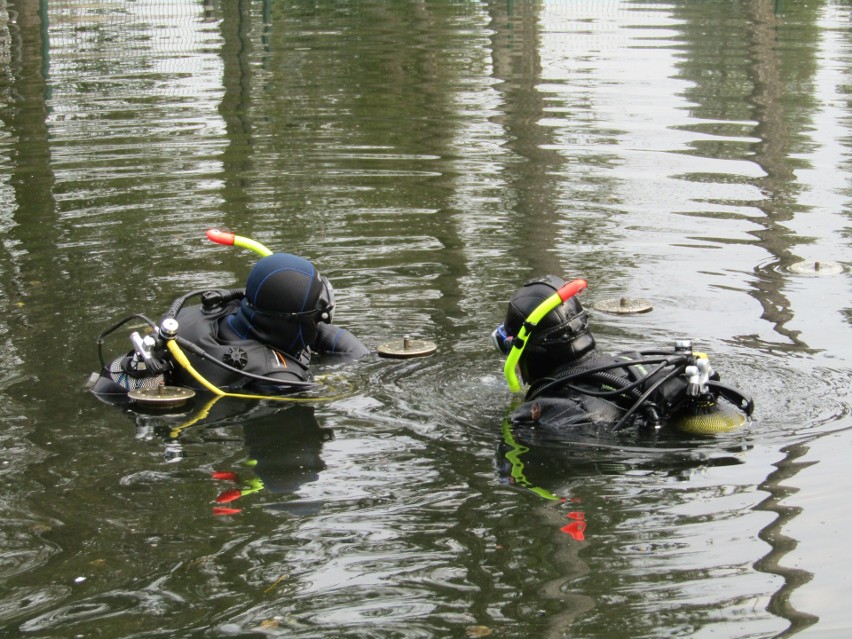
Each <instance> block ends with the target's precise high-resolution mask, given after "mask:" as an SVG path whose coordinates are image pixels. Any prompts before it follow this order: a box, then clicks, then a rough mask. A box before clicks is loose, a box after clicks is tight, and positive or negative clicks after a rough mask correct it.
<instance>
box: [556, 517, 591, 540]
mask: <svg viewBox="0 0 852 639" xmlns="http://www.w3.org/2000/svg"><path fill="white" fill-rule="evenodd" d="M560 530H561V531H562V532H564V533H565V534H566V535H571V536H572V537H573V538H574V539H576V540H577V541H583V540H584V539H585V538H586V536H585V535H584V534H583V531H584V530H586V522H585V521H572V522H571V523H570V524H568V525H567V526H562V528H560Z"/></svg>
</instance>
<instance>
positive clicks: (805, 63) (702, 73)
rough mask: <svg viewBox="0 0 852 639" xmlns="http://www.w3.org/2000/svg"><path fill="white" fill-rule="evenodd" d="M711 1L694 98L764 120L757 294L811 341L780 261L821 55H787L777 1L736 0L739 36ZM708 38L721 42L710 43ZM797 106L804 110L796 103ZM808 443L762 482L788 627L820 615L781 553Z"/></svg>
mask: <svg viewBox="0 0 852 639" xmlns="http://www.w3.org/2000/svg"><path fill="white" fill-rule="evenodd" d="M690 6H691V8H692V9H695V7H696V5H694V4H693V5H690ZM707 6H708V7H712V12H708V13H707V14H706V15H705V16H704V18H703V19H700V17H699V16H697V15H693V14H690V18H691V19H690V22H689V29H691V30H696V32H697V30H699V29H700V30H701V34H700V35H696V42H697V43H700V44H701V45H702V46H701V47H698V46H696V47H695V53H694V54H693V55H694V57H693V58H691V59H690V60H689V61H688V62H687V63H686V64H685V65H684V66H685V68H686V69H687V70H688V77H689V78H690V79H691V80H694V81H695V82H696V88H695V89H694V90H693V93H695V94H696V96H694V100H695V102H697V103H699V104H700V106H699V107H698V110H699V111H700V113H699V115H700V117H703V118H705V119H707V120H719V121H729V122H736V121H740V122H747V121H755V122H756V125H755V126H754V129H753V132H752V133H753V136H754V137H756V138H757V139H758V141H757V142H755V143H754V144H753V146H752V152H753V159H754V162H755V163H756V164H758V165H759V166H760V167H761V169H763V172H764V175H763V176H762V177H759V178H756V179H754V180H753V184H754V186H755V187H756V188H758V189H759V190H760V192H761V195H762V199H761V200H759V201H758V202H757V203H755V206H756V207H757V208H759V209H760V212H761V213H762V217H756V218H755V219H754V222H755V223H758V224H762V226H763V228H762V229H760V230H757V231H755V232H753V235H754V236H755V237H756V238H757V241H758V243H759V245H760V246H761V247H762V248H763V249H765V250H766V251H767V252H768V253H769V254H770V255H772V256H773V257H774V260H773V263H772V264H770V265H769V267H767V268H764V269H761V270H760V271H758V272H757V273H756V278H757V279H756V282H755V285H754V287H753V289H752V293H751V295H752V296H753V297H754V298H755V299H756V300H757V301H758V302H759V303H760V304H761V306H762V307H763V318H764V319H765V320H767V321H769V322H770V323H771V324H772V325H773V327H774V330H775V332H776V333H778V335H780V336H781V337H783V338H785V339H786V340H788V341H789V343H791V344H792V345H793V346H794V348H807V346H806V345H805V344H804V343H803V342H801V340H800V339H799V337H798V331H795V330H792V329H789V328H787V326H786V325H787V323H788V322H789V321H790V320H791V319H792V318H793V312H792V310H791V308H790V302H789V300H788V299H787V297H786V296H785V295H784V292H783V286H784V283H785V279H786V278H785V276H784V274H783V272H782V270H781V269H779V268H777V267H783V266H789V265H790V264H791V263H793V262H794V261H795V258H794V256H793V254H792V248H793V246H794V244H796V243H801V242H803V241H806V240H805V239H804V238H801V237H796V236H794V235H793V234H791V233H790V231H789V230H788V228H787V227H786V226H785V223H786V222H789V221H790V220H791V219H792V218H793V216H794V215H795V213H796V212H797V208H799V205H798V204H797V196H798V194H799V186H798V185H797V183H796V179H795V178H796V176H795V173H794V165H793V161H792V160H791V157H792V156H793V155H794V154H795V153H796V152H797V151H798V150H799V149H798V148H797V145H798V144H800V143H799V140H798V135H799V132H798V130H797V127H798V129H799V130H801V129H804V128H805V127H806V125H807V116H808V114H809V109H810V107H811V106H812V104H811V102H810V98H809V95H810V92H809V91H807V90H806V88H804V87H807V85H808V83H809V81H810V77H812V75H813V68H814V63H813V60H812V58H810V57H808V56H807V55H806V54H807V52H806V51H804V53H805V55H803V49H802V48H800V47H798V48H796V49H795V50H793V55H795V58H792V57H791V58H790V59H789V60H785V58H784V56H783V53H784V51H785V48H784V47H783V46H782V44H783V42H782V38H781V35H780V34H781V33H782V30H783V26H784V24H783V20H782V17H781V16H779V15H778V14H777V13H776V9H777V7H776V2H775V0H756V1H755V2H750V3H746V4H744V5H742V7H745V8H746V9H747V11H746V12H745V13H744V14H741V13H740V11H741V9H740V6H739V5H737V7H736V9H735V11H736V12H735V13H733V14H732V15H731V16H730V18H731V19H732V20H737V19H739V20H741V21H742V25H743V27H742V38H737V37H736V36H737V32H736V30H732V29H730V26H729V24H730V23H728V24H727V26H725V27H724V28H722V27H720V26H718V25H720V24H721V23H722V22H726V21H724V20H719V15H718V13H717V11H718V8H719V6H720V5H718V4H712V5H707ZM785 10H789V11H791V12H808V11H815V10H816V9H815V8H814V7H810V8H809V7H806V6H804V5H795V6H794V5H793V4H792V3H791V4H789V6H786V7H785ZM796 23H797V24H799V23H801V24H812V23H813V19H811V20H808V19H806V16H803V17H797V20H796ZM801 37H802V36H801V35H800V36H799V38H801ZM735 38H736V40H735ZM702 47H703V48H702ZM707 47H714V49H713V50H712V51H709V52H708V51H707ZM740 51H741V52H742V54H743V55H742V57H741V58H740V57H737V56H735V55H733V54H732V52H740ZM786 51H789V49H786ZM700 53H703V54H704V55H703V56H701V55H699V54H700ZM738 60H743V61H744V63H743V65H742V66H741V67H738V66H736V61H738ZM788 86H795V87H797V90H796V91H795V92H792V93H791V92H785V89H786V88H787V87H788ZM714 95H719V96H729V99H727V100H719V99H714V98H713V97H712V96H714ZM708 96H711V97H708ZM730 96H740V97H741V99H739V100H734V99H730ZM797 108H798V109H799V110H800V111H801V113H797V112H796V111H795V109H797ZM744 341H751V342H756V341H757V337H746V338H744ZM803 452H804V451H802V450H800V449H798V448H797V447H793V448H791V449H789V450H788V455H789V457H788V458H787V459H786V460H784V461H783V462H781V463H780V464H779V465H778V470H777V471H776V472H775V473H773V475H772V476H770V477H769V478H768V479H767V481H766V482H765V484H764V485H763V488H764V489H766V490H768V491H769V492H770V493H771V496H770V497H769V498H768V499H767V500H765V501H764V502H763V504H762V505H761V507H760V508H762V509H763V510H769V511H772V512H775V513H777V514H778V519H776V520H775V521H774V522H773V523H772V524H771V525H770V526H768V527H767V528H765V529H764V530H763V531H762V532H761V534H760V537H761V538H762V539H763V540H764V541H766V542H767V543H769V544H770V546H771V547H772V550H771V551H770V552H769V554H768V555H766V557H764V559H762V560H761V561H759V562H758V563H757V564H756V568H757V569H758V570H763V571H766V572H770V573H773V574H778V575H780V576H782V577H783V578H784V585H783V586H782V587H781V588H780V589H779V590H778V591H777V592H776V593H775V594H774V596H773V597H772V599H771V602H770V605H769V611H770V612H772V613H773V614H776V615H778V616H780V617H782V618H784V619H787V620H788V621H789V622H790V624H791V627H790V629H789V630H788V633H789V634H793V633H795V632H796V631H798V630H801V629H802V628H804V627H806V626H808V625H811V624H813V623H815V621H816V619H815V618H814V617H813V616H811V615H808V614H806V613H803V612H799V611H797V610H795V609H794V608H793V607H792V605H791V604H790V596H791V594H792V592H793V591H794V590H795V589H796V588H797V587H799V586H801V585H802V584H803V583H805V582H807V581H808V580H809V579H810V575H809V574H808V573H806V572H804V571H800V570H795V569H786V568H784V567H783V566H781V565H780V561H781V559H782V558H783V556H784V555H786V554H787V553H788V552H789V551H790V550H791V549H792V548H793V547H795V543H796V542H795V540H792V539H789V538H787V537H784V536H783V535H782V534H781V533H780V530H781V528H782V527H783V525H784V524H785V523H786V522H788V521H789V520H790V519H792V518H794V517H796V516H797V515H798V512H799V510H798V509H794V508H788V507H783V506H781V505H780V502H781V500H782V498H783V497H784V496H785V493H784V490H783V489H782V488H781V487H780V484H781V482H783V481H784V480H785V479H787V478H789V477H790V476H792V475H794V474H795V473H796V472H798V470H799V469H800V466H798V465H796V463H795V460H796V459H797V458H798V457H799V456H801V454H802V453H803Z"/></svg>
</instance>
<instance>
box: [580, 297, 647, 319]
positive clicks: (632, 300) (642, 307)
mask: <svg viewBox="0 0 852 639" xmlns="http://www.w3.org/2000/svg"><path fill="white" fill-rule="evenodd" d="M592 308H595V309H597V310H599V311H603V312H604V313H618V314H623V315H626V314H629V313H647V312H648V311H650V310H652V309H653V308H654V307H653V306H651V302H649V301H648V300H646V299H643V298H641V297H613V298H610V299H606V300H599V301H597V302H595V303H594V304H592Z"/></svg>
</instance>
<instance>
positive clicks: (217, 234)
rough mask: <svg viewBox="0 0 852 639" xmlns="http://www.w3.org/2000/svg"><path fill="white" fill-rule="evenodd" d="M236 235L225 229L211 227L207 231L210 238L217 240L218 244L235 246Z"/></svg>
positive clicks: (212, 240)
mask: <svg viewBox="0 0 852 639" xmlns="http://www.w3.org/2000/svg"><path fill="white" fill-rule="evenodd" d="M234 237H235V236H234V234H233V233H227V232H225V231H220V230H219V229H210V230H209V231H207V239H208V240H210V241H211V242H216V243H217V244H224V245H225V246H233V245H234Z"/></svg>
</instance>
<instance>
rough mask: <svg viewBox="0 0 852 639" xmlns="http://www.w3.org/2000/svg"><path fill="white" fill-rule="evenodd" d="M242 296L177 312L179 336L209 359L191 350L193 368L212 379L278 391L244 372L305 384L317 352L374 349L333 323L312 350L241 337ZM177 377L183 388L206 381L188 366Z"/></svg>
mask: <svg viewBox="0 0 852 639" xmlns="http://www.w3.org/2000/svg"><path fill="white" fill-rule="evenodd" d="M239 306H240V302H239V300H236V301H232V302H230V303H228V304H225V305H224V306H221V307H218V308H216V309H213V310H207V309H205V308H203V306H201V305H195V306H188V307H186V308H184V309H181V311H180V312H179V313H178V315H177V318H176V319H177V321H178V324H179V329H178V336H180V337H183V338H184V339H186V340H187V341H189V342H192V343H193V344H195V345H196V346H198V347H200V348H201V349H202V350H203V351H204V352H205V353H206V354H207V357H204V358H202V357H199V356H197V355H195V354H193V353H192V352H191V351H185V352H186V355H187V357H188V358H189V361H190V363H191V364H192V365H193V367H194V368H195V369H196V370H197V371H198V372H199V373H200V374H201V375H202V376H203V377H204V378H205V379H206V380H208V381H209V382H210V383H212V384H213V385H215V386H217V387H219V388H222V389H227V390H238V389H244V390H253V391H257V392H267V393H269V392H276V391H280V390H285V389H284V388H282V389H276V385H275V384H274V382H269V381H262V380H257V379H254V378H252V377H250V376H248V375H243V374H241V373H249V374H251V375H259V376H263V377H270V378H274V379H276V380H281V384H282V387H283V386H285V385H286V384H287V382H294V381H295V382H304V381H309V380H310V379H311V376H310V372H309V371H308V363H309V362H310V359H311V355H312V354H325V355H334V356H338V357H342V358H347V359H355V358H358V357H361V356H363V355H366V354H367V353H368V352H369V351H368V349H367V347H366V346H364V344H362V343H361V341H360V340H359V339H358V338H357V337H355V336H354V335H353V334H352V333H350V332H349V331H347V330H346V329H343V328H340V327H339V326H335V325H333V324H325V323H322V322H321V323H319V324H318V326H317V337H316V340H315V341H314V343H313V344H312V345H311V346H310V347H309V348H303V349H302V350H301V351H300V352H298V353H297V354H295V355H293V354H290V353H287V352H285V351H283V350H279V349H276V348H272V347H271V346H268V345H266V344H263V343H261V342H259V341H257V340H253V339H245V338H242V337H240V336H239V335H238V334H237V333H236V332H235V330H234V329H233V328H232V327H231V323H230V322H229V319H230V318H231V317H232V316H233V314H234V313H235V311H236V310H237V309H238V308H239ZM211 360H217V361H220V362H224V363H226V364H228V365H229V366H231V367H232V368H237V369H239V372H235V371H232V370H228V369H225V368H223V367H221V366H218V365H216V364H215V363H214V362H213V361H211ZM172 377H173V378H174V379H173V380H172V381H173V383H176V384H178V385H181V386H188V387H190V388H196V389H200V388H202V385H201V384H200V383H199V382H198V381H197V380H196V379H195V378H194V377H193V376H192V375H191V374H190V373H189V372H187V371H186V370H184V369H183V368H182V367H176V369H175V370H174V371H173V373H172Z"/></svg>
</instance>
